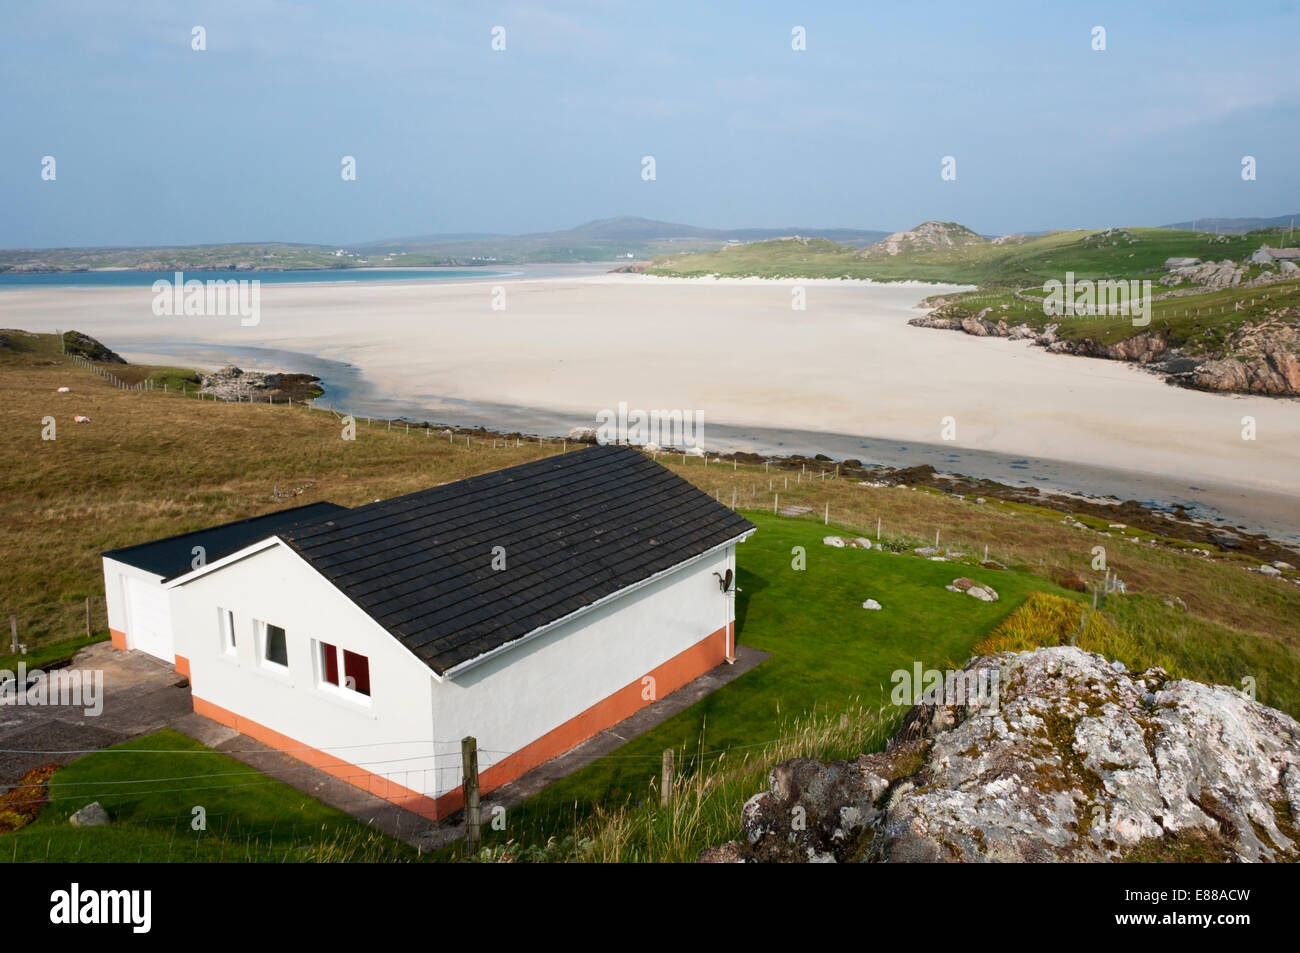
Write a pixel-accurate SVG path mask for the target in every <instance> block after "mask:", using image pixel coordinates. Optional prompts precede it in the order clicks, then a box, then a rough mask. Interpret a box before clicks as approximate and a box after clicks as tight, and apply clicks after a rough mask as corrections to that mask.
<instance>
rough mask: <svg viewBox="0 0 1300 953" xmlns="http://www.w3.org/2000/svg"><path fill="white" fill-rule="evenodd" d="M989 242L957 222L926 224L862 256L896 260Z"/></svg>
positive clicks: (870, 247)
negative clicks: (894, 257)
mask: <svg viewBox="0 0 1300 953" xmlns="http://www.w3.org/2000/svg"><path fill="white" fill-rule="evenodd" d="M987 241H988V239H986V238H984V236H982V235H980V234H978V233H976V232H973V231H971V230H970V229H969V228H967V227H966V226H965V225H959V224H957V223H956V222H922V223H921V224H920V225H918V226H916V228H914V229H912V230H911V231H907V232H894V234H892V235H890V236H888V237H887V238H882V239H881V240H880V241H878V242H876V243H875V244H874V245H868V246H867V247H866V248H864V249H862V251H860V252H858V255H857V257H859V258H892V257H893V256H895V255H901V254H904V253H906V252H917V251H934V250H940V249H953V248H961V247H964V246H966V245H983V244H986V243H987Z"/></svg>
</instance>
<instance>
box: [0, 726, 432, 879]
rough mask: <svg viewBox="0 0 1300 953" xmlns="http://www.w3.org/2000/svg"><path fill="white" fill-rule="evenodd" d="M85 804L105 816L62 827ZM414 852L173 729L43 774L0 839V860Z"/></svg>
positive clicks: (255, 858) (350, 856)
mask: <svg viewBox="0 0 1300 953" xmlns="http://www.w3.org/2000/svg"><path fill="white" fill-rule="evenodd" d="M91 801H98V802H99V803H100V804H101V805H102V806H103V807H104V808H105V810H107V811H108V814H109V818H110V819H111V821H112V823H111V824H109V825H107V826H105V827H95V828H79V827H73V826H71V825H70V824H68V818H69V817H70V816H71V815H72V814H74V813H76V812H77V811H78V810H80V809H81V808H83V807H85V806H86V805H87V804H88V803H90V802H91ZM196 808H197V809H199V810H196ZM415 855H416V852H415V850H414V849H413V848H410V847H408V846H407V845H405V844H403V843H401V842H399V841H395V840H393V839H392V838H389V837H386V836H385V835H383V834H380V833H378V832H376V831H374V830H373V829H371V828H369V827H367V826H366V825H365V824H362V823H361V822H360V821H356V820H353V819H352V818H351V817H349V816H348V815H346V814H344V813H343V812H341V811H336V810H335V809H334V808H331V807H327V806H325V805H324V804H321V803H320V802H319V801H317V800H316V799H315V798H313V797H311V796H309V795H306V794H303V793H302V792H300V791H297V790H295V789H294V788H291V787H290V786H289V785H287V784H283V783H281V782H279V781H275V780H273V779H271V778H268V777H267V776H266V775H264V774H262V773H261V772H259V771H255V770H253V769H252V768H250V767H248V766H247V765H244V764H241V763H240V762H238V761H236V760H234V759H233V758H230V757H228V756H226V755H224V754H220V753H218V752H215V751H212V750H211V749H209V748H205V747H204V746H203V745H201V744H199V743H198V742H196V741H193V740H191V739H189V738H186V737H185V736H183V735H179V734H177V733H176V732H174V731H161V732H157V733H155V734H152V735H147V736H145V737H143V738H138V739H136V740H134V741H131V742H128V743H126V744H123V745H118V746H116V747H114V748H109V749H106V750H105V751H101V752H97V753H95V754H91V755H87V756H85V757H83V758H80V759H78V760H77V761H74V762H73V763H71V764H69V765H67V766H66V767H64V768H62V769H60V770H59V771H58V772H56V773H55V775H54V776H53V778H51V779H50V785H49V802H48V803H47V804H46V806H45V809H44V810H43V811H42V812H41V814H40V816H39V817H38V818H37V819H36V820H35V821H33V822H32V823H31V824H29V825H28V826H26V827H23V828H20V829H19V830H17V831H14V832H13V833H10V834H6V835H4V836H3V837H0V861H42V862H43V861H50V862H71V861H95V862H109V861H118V862H174V863H175V862H200V863H201V862H211V861H240V862H245V863H249V862H263V861H274V862H295V861H302V862H320V861H357V862H364V861H377V860H384V861H395V860H409V859H414V858H415Z"/></svg>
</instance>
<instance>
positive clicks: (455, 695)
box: [105, 446, 754, 818]
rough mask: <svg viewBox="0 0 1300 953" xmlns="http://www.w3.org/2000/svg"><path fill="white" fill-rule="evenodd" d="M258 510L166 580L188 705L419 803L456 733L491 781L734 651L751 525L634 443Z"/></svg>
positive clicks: (456, 772) (441, 809)
mask: <svg viewBox="0 0 1300 953" xmlns="http://www.w3.org/2000/svg"><path fill="white" fill-rule="evenodd" d="M325 506H329V504H325ZM272 515H273V516H278V517H285V518H284V519H281V521H280V523H279V525H278V526H276V527H274V528H268V529H267V530H266V531H265V532H260V533H259V534H258V538H256V539H246V540H244V541H243V543H242V544H241V545H240V546H239V547H238V548H234V549H229V548H224V549H223V552H222V553H221V554H220V555H216V554H214V555H213V558H209V559H208V560H207V561H206V562H205V563H203V564H202V565H198V566H196V568H190V566H189V565H185V566H184V567H183V568H182V569H181V570H179V571H177V572H175V573H172V574H170V575H169V576H168V577H167V578H166V581H164V582H163V583H161V585H162V587H163V588H164V590H165V591H166V592H167V593H168V595H169V599H168V607H167V608H168V612H169V619H168V620H167V621H166V622H162V621H159V622H157V623H155V625H156V627H158V628H167V627H168V626H169V628H170V632H169V635H170V643H169V645H170V647H171V651H172V655H173V657H174V659H175V665H176V667H177V670H178V671H181V672H184V673H185V674H187V675H188V677H189V679H190V684H191V689H192V692H193V699H194V710H195V711H196V712H198V713H200V714H203V715H206V716H207V717H209V718H212V719H214V720H216V721H218V722H221V723H223V724H226V725H229V726H231V727H233V728H236V729H237V730H239V731H241V732H243V733H245V734H247V735H250V736H252V737H254V738H257V739H259V740H261V741H263V742H264V743H267V744H270V745H272V746H274V747H277V748H280V749H282V750H284V751H286V752H288V753H290V754H293V755H294V756H295V757H298V758H301V759H302V760H304V761H306V762H308V763H310V764H314V765H316V766H317V767H320V768H323V769H325V770H327V771H329V772H330V773H332V774H334V775H336V776H338V777H341V778H344V779H346V780H347V781H349V782H351V783H353V784H355V785H357V786H359V787H362V788H364V789H366V790H369V791H371V792H372V793H374V794H377V795H380V796H382V797H385V798H387V799H389V800H391V801H394V802H395V803H399V804H401V805H402V806H404V807H407V808H409V809H411V810H414V811H417V812H419V813H421V814H423V815H425V816H427V817H431V818H440V817H445V816H446V815H447V814H449V813H451V812H453V811H455V810H457V809H458V808H459V807H460V806H461V789H460V785H461V781H462V768H461V763H460V739H461V738H463V737H464V736H466V735H473V736H474V737H475V738H477V740H478V745H479V767H480V786H481V790H483V791H485V792H486V791H488V790H491V789H492V788H494V787H497V786H499V785H501V784H504V783H506V782H508V781H511V780H514V779H515V778H517V777H519V776H520V775H522V774H523V773H525V772H526V771H528V770H529V769H531V768H533V767H535V766H537V765H539V764H541V763H543V762H545V761H547V760H550V759H551V758H554V757H555V756H557V755H559V754H562V753H563V752H565V751H567V750H569V749H570V748H572V747H573V746H574V745H576V744H578V743H580V742H582V741H584V740H586V739H587V738H590V737H592V736H593V735H595V734H597V733H598V732H600V731H603V730H604V729H606V728H608V727H610V726H612V725H614V724H616V723H618V722H619V721H621V720H622V719H624V718H626V717H628V716H629V715H631V714H633V713H635V712H636V711H637V710H639V709H641V708H643V707H645V706H646V705H649V704H650V703H651V702H653V701H654V700H656V699H658V698H661V697H663V696H665V695H667V694H668V693H670V692H672V691H675V690H676V689H678V688H680V687H681V686H683V685H685V684H686V683H688V682H690V681H692V680H693V679H695V678H697V677H698V676H700V675H702V674H704V673H705V672H707V671H709V670H710V669H712V668H713V667H715V666H717V665H719V664H723V663H725V662H727V661H731V660H733V659H734V631H733V630H734V618H735V616H734V603H733V597H734V591H735V590H734V585H733V584H732V580H733V579H734V576H735V546H736V543H738V542H741V541H743V540H744V539H746V538H747V537H748V536H749V535H750V534H751V533H753V532H754V527H753V526H752V524H750V523H749V522H748V521H747V520H745V519H744V518H743V517H741V516H739V515H737V514H736V513H734V512H732V511H731V510H730V509H729V508H727V507H725V506H722V505H721V504H719V503H717V502H715V501H714V500H713V499H712V498H711V497H709V496H708V495H707V494H705V493H703V492H701V491H700V490H698V489H697V488H695V487H694V486H692V485H691V484H689V483H687V482H686V481H684V480H682V479H681V478H679V477H677V476H675V475H673V474H672V473H671V472H669V471H668V470H666V469H664V468H663V467H661V466H659V465H658V464H657V463H654V462H652V461H651V460H649V459H647V458H646V457H645V456H644V455H643V454H641V453H640V452H638V451H636V450H634V449H631V448H627V447H613V446H609V447H592V448H589V449H585V450H581V451H577V452H574V453H568V454H562V455H560V456H555V457H549V458H546V459H543V460H538V461H535V462H533V463H528V464H524V465H523V466H518V467H513V468H511V469H507V470H501V471H497V472H495V473H489V474H484V475H482V476H478V477H474V478H471V479H468V480H463V481H460V482H458V483H452V484H447V485H444V486H440V487H435V488H433V489H429V490H423V491H420V492H418V493H413V494H410V495H408V496H403V497H398V498H395V499H391V500H385V501H381V502H377V503H372V504H369V505H367V506H362V507H358V508H356V509H350V510H348V509H342V508H331V509H330V510H329V511H328V512H320V513H308V514H302V512H301V510H300V511H297V515H295V511H288V512H287V513H285V514H272ZM262 519H268V518H267V517H263V518H262ZM217 529H218V530H220V529H223V528H221V527H218V528H217ZM180 539H181V540H182V542H181V543H180V544H175V543H173V544H172V545H171V549H172V551H173V556H174V555H175V554H176V552H178V551H180V550H179V549H178V547H183V546H184V544H185V543H186V542H188V541H187V540H185V539H184V538H180ZM122 552H124V551H117V552H116V555H114V554H106V562H105V566H106V568H105V577H106V579H108V578H109V569H108V559H109V556H113V561H114V562H115V563H117V562H121V561H122V560H121V554H122ZM155 568H162V567H161V566H155ZM114 571H115V572H118V573H119V574H120V572H121V571H120V570H114ZM148 583H149V584H150V585H157V584H158V583H157V580H156V579H152V580H148ZM128 586H130V584H129V583H128ZM135 611H137V612H138V611H139V610H135ZM133 618H134V617H133V616H132V615H131V612H130V611H128V613H127V622H126V623H125V625H126V629H125V630H124V632H125V634H126V638H125V645H126V646H128V647H138V648H144V649H146V650H149V646H150V645H151V644H154V645H158V646H161V645H162V644H163V643H164V642H166V641H167V640H166V639H165V638H164V637H163V636H162V635H161V634H157V635H155V636H152V637H151V636H144V635H135V636H133V635H132V627H133V622H132V619H133ZM135 627H136V628H137V629H138V628H139V624H138V623H135ZM140 631H141V632H143V629H140ZM150 638H153V639H154V641H153V642H150V641H149V639H150ZM115 641H116V640H115ZM155 654H159V655H160V656H161V657H166V656H165V654H164V652H163V651H158V652H155Z"/></svg>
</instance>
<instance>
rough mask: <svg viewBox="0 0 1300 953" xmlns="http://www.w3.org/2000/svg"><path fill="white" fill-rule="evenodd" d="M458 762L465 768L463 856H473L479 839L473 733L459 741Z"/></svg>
mask: <svg viewBox="0 0 1300 953" xmlns="http://www.w3.org/2000/svg"><path fill="white" fill-rule="evenodd" d="M460 762H461V764H462V765H463V767H464V770H465V778H464V781H463V787H464V789H465V856H466V857H473V856H474V855H475V854H476V853H478V840H479V829H478V827H479V805H478V742H477V741H476V740H475V739H474V736H473V735H467V736H466V737H464V738H462V739H461V741H460Z"/></svg>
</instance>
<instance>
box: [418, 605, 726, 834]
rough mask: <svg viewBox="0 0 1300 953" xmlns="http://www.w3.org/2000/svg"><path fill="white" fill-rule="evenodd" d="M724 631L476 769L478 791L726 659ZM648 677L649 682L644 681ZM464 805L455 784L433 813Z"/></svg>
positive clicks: (562, 749)
mask: <svg viewBox="0 0 1300 953" xmlns="http://www.w3.org/2000/svg"><path fill="white" fill-rule="evenodd" d="M730 629H731V626H730V625H727V626H725V627H724V628H721V629H719V630H718V631H717V632H714V633H713V634H712V635H710V636H709V637H708V638H706V639H702V640H700V641H699V642H696V643H695V644H694V645H692V646H691V647H690V648H689V649H687V650H686V651H685V652H682V653H680V654H678V655H675V656H673V657H672V658H670V659H669V660H668V661H667V662H664V663H663V664H662V665H660V666H659V667H658V668H656V669H654V670H653V671H650V672H647V673H646V674H645V675H643V676H642V677H641V678H639V679H637V680H636V681H635V682H632V683H631V684H630V685H625V686H624V687H623V688H621V689H619V690H618V691H616V692H615V693H614V694H612V695H610V696H608V697H607V698H604V699H602V700H601V701H598V702H596V704H594V705H592V706H591V707H590V708H588V709H587V710H586V711H584V712H582V713H581V714H579V715H577V716H576V717H574V718H570V719H569V720H568V721H566V722H565V723H564V724H562V725H560V726H559V727H558V728H554V729H552V730H551V731H548V732H547V733H546V734H544V735H542V737H540V738H538V739H537V740H536V741H534V742H532V743H531V744H527V745H525V746H524V747H522V748H520V749H519V750H518V751H516V752H515V753H514V754H512V755H509V756H508V757H506V758H503V759H502V760H500V761H498V762H497V763H496V764H494V765H492V767H490V768H488V769H487V770H486V771H481V772H479V778H478V785H479V793H480V794H486V793H487V792H488V791H491V790H492V789H493V788H498V787H500V786H501V785H503V784H507V783H509V782H510V781H513V780H515V779H516V778H518V777H521V776H522V775H524V774H526V773H527V772H529V771H531V770H532V769H533V768H535V767H537V766H538V765H540V764H544V763H546V762H547V761H550V760H551V759H552V758H556V757H559V756H560V755H562V754H564V752H566V751H568V750H569V749H570V748H573V747H575V746H576V745H579V744H581V743H582V742H584V741H586V740H587V739H588V738H591V737H593V736H594V735H598V734H600V733H601V732H602V731H604V730H605V729H606V728H612V727H613V726H614V725H617V724H618V723H619V722H620V721H622V720H623V719H624V718H630V717H631V716H632V715H635V714H636V713H637V712H638V711H640V710H641V709H642V708H645V707H646V706H648V705H651V704H653V703H654V702H656V701H658V700H659V699H660V698H663V697H664V696H665V695H668V694H671V693H672V692H675V691H677V689H679V688H681V687H682V686H683V685H685V684H687V683H688V682H693V681H694V680H695V679H697V678H699V677H700V676H701V675H703V674H704V673H705V672H707V671H709V670H711V669H713V668H716V667H717V666H718V665H720V664H722V663H723V662H724V661H726V658H727V646H728V645H729V643H730V640H731V632H730ZM650 679H653V681H649V680H650ZM647 696H648V697H647ZM464 804H465V792H464V791H463V790H462V789H461V788H457V789H456V790H454V791H448V792H447V793H446V794H444V795H443V796H442V797H440V798H438V816H439V817H446V816H447V815H448V814H451V813H453V812H455V811H458V810H460V809H461V808H462V807H463V806H464Z"/></svg>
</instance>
